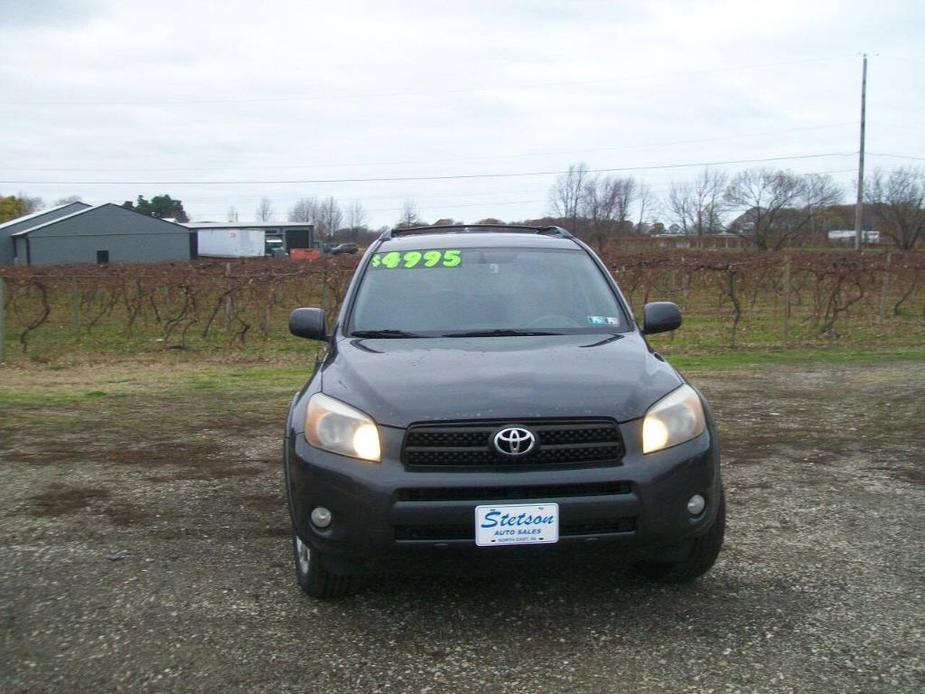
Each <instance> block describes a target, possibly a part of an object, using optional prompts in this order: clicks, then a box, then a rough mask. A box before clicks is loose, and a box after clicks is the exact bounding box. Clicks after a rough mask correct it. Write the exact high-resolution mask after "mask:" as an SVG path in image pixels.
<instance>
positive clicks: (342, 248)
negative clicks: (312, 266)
mask: <svg viewBox="0 0 925 694" xmlns="http://www.w3.org/2000/svg"><path fill="white" fill-rule="evenodd" d="M357 250H359V249H358V247H357V245H356V244H355V243H339V244H337V245H336V246H334V247H333V248H331V250H330V251H329V253H330V254H331V255H341V254H342V253H350V254H353V253H356V252H357Z"/></svg>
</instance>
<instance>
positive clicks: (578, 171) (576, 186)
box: [549, 162, 588, 231]
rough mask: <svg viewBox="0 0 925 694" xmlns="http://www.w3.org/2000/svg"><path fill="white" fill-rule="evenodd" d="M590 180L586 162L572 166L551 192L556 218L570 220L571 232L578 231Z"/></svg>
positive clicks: (551, 202) (551, 206) (560, 177)
mask: <svg viewBox="0 0 925 694" xmlns="http://www.w3.org/2000/svg"><path fill="white" fill-rule="evenodd" d="M587 180H588V166H587V164H585V163H584V162H582V163H580V164H572V165H571V166H569V167H568V172H567V173H564V174H561V175H560V176H559V177H558V178H557V179H556V182H555V183H554V184H553V186H552V188H551V189H550V191H549V207H550V209H551V211H552V214H553V215H554V216H556V217H560V218H563V219H567V220H569V224H570V225H571V227H572V228H571V229H570V231H576V230H577V225H578V217H579V214H580V212H581V206H582V199H583V198H584V197H585V193H586V191H585V185H586V183H587Z"/></svg>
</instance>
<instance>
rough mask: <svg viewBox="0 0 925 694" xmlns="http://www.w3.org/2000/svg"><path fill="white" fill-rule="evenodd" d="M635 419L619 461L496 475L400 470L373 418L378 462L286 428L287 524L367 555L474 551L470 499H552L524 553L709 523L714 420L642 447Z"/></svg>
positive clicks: (673, 533) (397, 445)
mask: <svg viewBox="0 0 925 694" xmlns="http://www.w3.org/2000/svg"><path fill="white" fill-rule="evenodd" d="M641 426H642V420H635V421H633V422H628V423H625V424H621V425H620V429H621V434H622V435H623V440H624V441H625V442H626V454H625V456H624V458H623V464H622V465H611V466H606V467H603V466H600V467H584V468H571V469H570V468H559V469H536V468H534V469H530V470H524V471H504V472H493V471H481V470H479V471H473V472H459V471H452V472H443V471H440V472H417V471H408V470H406V469H405V468H404V466H403V465H402V463H401V462H400V461H399V458H398V456H399V452H400V450H401V440H402V436H403V434H404V431H403V430H400V429H392V428H388V427H380V433H381V438H382V444H383V446H382V449H383V461H382V462H381V463H367V462H363V461H359V460H355V459H352V458H346V457H343V456H339V455H335V454H332V453H327V452H325V451H321V450H318V449H316V448H314V447H312V446H310V445H309V444H308V443H306V442H305V440H304V438H303V436H302V435H301V434H299V433H296V432H290V433H289V436H288V438H287V441H286V479H287V485H288V492H289V506H290V512H291V514H292V521H293V525H294V527H295V529H296V531H297V532H298V534H299V535H300V536H301V537H302V539H303V540H305V541H307V542H309V543H310V544H311V545H312V546H313V547H315V548H316V549H318V550H319V551H321V552H322V553H324V554H327V555H328V556H329V557H332V558H340V559H343V560H347V561H350V562H359V563H365V562H367V561H369V560H376V559H380V558H385V557H387V556H389V555H394V554H396V553H401V552H403V551H407V550H420V549H438V548H452V547H457V548H471V549H473V550H474V549H476V545H475V540H474V531H475V507H476V506H478V505H480V504H491V503H496V504H501V503H504V504H515V503H540V501H544V502H555V503H558V504H559V514H560V520H559V523H560V533H559V536H560V539H559V542H558V543H557V544H555V545H528V546H527V547H529V548H530V549H531V550H532V551H536V550H537V549H540V548H541V551H554V550H555V548H557V547H568V546H574V545H580V544H588V543H591V544H602V543H614V544H617V545H620V546H621V551H623V550H625V552H626V553H627V554H630V555H632V554H647V553H658V552H659V550H663V549H665V548H668V547H671V546H672V545H678V544H679V543H683V542H684V541H685V540H687V539H689V538H691V537H694V536H696V535H698V534H700V533H702V532H705V531H706V530H707V529H708V528H709V527H710V525H711V524H712V523H713V519H714V518H715V515H716V509H717V506H718V503H719V500H720V494H721V484H720V468H719V447H718V444H717V443H716V442H717V439H716V436H715V432H714V431H713V430H712V423H711V425H710V427H709V428H708V430H707V431H706V432H704V434H702V435H701V436H699V437H697V438H696V439H693V440H691V441H688V442H686V443H683V444H681V445H679V446H675V447H673V448H670V449H667V450H665V451H661V452H659V453H655V454H649V455H646V456H643V454H642V451H641V450H639V447H638V444H636V443H634V442H638V441H640V440H641V436H640V428H641ZM693 494H701V495H703V496H704V497H705V498H706V500H707V506H706V509H705V510H704V512H703V513H701V514H700V515H699V516H696V517H691V516H690V514H689V513H688V511H687V501H688V499H690V497H691V495H693ZM316 506H324V507H326V508H328V509H330V511H331V512H332V514H333V522H332V523H331V525H330V526H329V527H327V528H324V529H320V528H317V527H315V526H314V525H312V523H311V522H310V521H309V515H310V514H311V511H312V509H314V508H315V507H316ZM527 547H511V546H508V547H504V548H500V547H499V548H494V547H492V548H478V551H481V552H489V553H490V552H504V553H507V552H517V551H518V550H521V549H526V548H527Z"/></svg>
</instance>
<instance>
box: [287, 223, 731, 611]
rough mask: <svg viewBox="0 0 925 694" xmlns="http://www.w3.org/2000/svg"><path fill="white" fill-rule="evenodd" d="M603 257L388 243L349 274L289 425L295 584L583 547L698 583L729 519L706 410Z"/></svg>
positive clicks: (665, 324)
mask: <svg viewBox="0 0 925 694" xmlns="http://www.w3.org/2000/svg"><path fill="white" fill-rule="evenodd" d="M680 325H681V314H680V311H679V310H678V307H677V306H675V305H674V304H672V303H668V302H655V303H650V304H647V305H646V306H645V307H644V309H643V323H642V327H641V328H639V327H637V324H636V322H635V320H634V319H633V314H632V312H631V310H630V307H629V306H628V305H627V302H626V300H625V299H624V297H623V295H622V294H621V292H620V289H619V287H618V286H617V284H616V282H615V281H614V280H613V278H612V277H611V275H610V273H609V272H608V271H607V268H606V267H605V266H604V264H603V263H602V262H601V261H600V259H599V258H598V257H597V256H596V255H595V254H594V253H593V252H592V251H591V249H590V248H588V247H587V246H586V245H585V244H584V243H582V242H581V241H579V240H578V239H576V238H574V237H573V236H572V235H571V234H569V233H568V232H566V231H565V230H563V229H561V228H558V227H526V226H524V227H517V226H504V227H484V226H477V225H474V226H451V227H421V228H411V229H398V230H393V231H390V232H386V233H384V234H383V235H382V236H381V237H380V238H379V239H378V240H377V241H376V242H375V243H373V244H372V245H371V246H370V248H369V249H368V250H367V251H366V254H365V255H364V256H363V258H362V259H361V261H360V263H359V265H358V267H357V269H356V272H355V274H354V277H353V280H352V282H351V284H350V287H349V288H348V290H347V292H346V295H345V298H344V301H343V304H342V307H341V309H340V313H339V315H338V316H337V319H336V321H334V322H333V327H332V328H331V329H330V330H329V329H328V321H327V319H326V317H325V314H324V312H323V311H322V310H320V309H317V308H299V309H296V310H295V311H293V312H292V315H291V316H290V319H289V327H290V331H291V332H292V333H293V334H294V335H297V336H300V337H305V338H310V339H315V340H323V341H325V342H326V351H325V353H324V355H323V357H322V358H321V359H320V360H319V363H318V364H317V368H316V370H315V373H314V375H313V376H312V378H311V379H310V380H309V381H308V383H307V384H306V385H305V387H304V388H303V389H302V390H301V391H300V392H299V393H297V394H296V396H295V398H294V399H293V401H292V405H291V407H290V410H289V416H288V420H287V422H286V437H285V446H284V457H285V460H284V467H285V477H286V489H287V493H288V501H289V510H290V514H291V517H292V525H293V533H292V548H293V554H294V558H295V569H296V577H297V579H298V582H299V584H300V586H301V587H302V589H303V590H304V591H305V592H306V593H308V594H309V595H312V596H316V597H337V596H341V595H344V594H347V593H350V592H352V591H354V590H355V589H356V588H357V586H358V580H359V577H360V576H361V575H362V574H363V573H365V572H367V571H368V570H369V568H370V567H371V566H374V565H375V564H376V563H377V560H380V559H386V558H392V559H394V558H396V557H398V558H399V559H400V558H401V557H402V556H403V553H409V552H421V551H442V552H444V553H449V552H453V551H454V550H455V549H462V550H466V551H470V552H478V553H482V554H484V555H489V556H491V555H492V554H494V555H495V556H497V555H498V554H502V553H518V552H523V551H525V547H526V546H532V549H533V551H538V552H540V553H547V552H555V551H557V550H559V549H560V548H563V547H566V546H570V547H575V546H580V545H587V544H591V545H593V546H596V547H597V548H598V549H599V551H603V552H605V553H609V554H610V555H612V556H613V557H614V558H615V559H621V560H622V561H627V562H632V563H633V564H634V566H635V567H636V568H637V569H638V571H639V572H641V573H642V575H644V576H645V577H647V578H650V579H652V580H657V581H666V582H681V581H689V580H693V579H695V578H697V577H698V576H700V575H702V574H704V573H705V572H706V571H708V570H709V569H710V567H711V566H712V565H713V563H714V561H715V560H716V557H717V555H718V553H719V550H720V547H721V546H722V543H723V535H724V529H725V507H724V506H725V505H724V499H723V487H722V483H721V480H720V462H719V440H718V438H717V434H716V428H715V426H714V422H713V417H712V414H711V411H710V407H709V405H708V404H707V402H706V400H705V399H704V398H703V396H702V395H701V394H700V393H699V392H698V391H697V390H696V389H695V388H694V387H693V386H691V385H690V384H689V383H687V382H686V381H685V379H684V378H683V377H682V376H681V375H680V374H678V372H677V371H675V369H674V368H672V367H671V366H670V365H669V364H668V363H667V362H666V361H665V360H664V359H663V358H662V357H661V356H660V355H659V354H657V353H656V352H655V351H653V349H652V348H651V347H650V345H649V344H648V342H647V341H646V338H645V336H646V335H651V334H653V333H659V332H664V331H668V330H674V329H676V328H678V327H679V326H680Z"/></svg>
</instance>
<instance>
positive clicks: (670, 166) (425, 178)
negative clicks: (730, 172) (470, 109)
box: [0, 152, 857, 186]
mask: <svg viewBox="0 0 925 694" xmlns="http://www.w3.org/2000/svg"><path fill="white" fill-rule="evenodd" d="M856 154H857V152H826V153H821V154H797V155H791V156H784V157H763V158H758V159H731V160H727V161H705V162H689V163H684V164H654V165H648V166H618V167H607V168H600V169H588V170H587V171H588V173H618V172H628V171H656V170H660V169H683V168H691V167H709V166H728V165H732V164H758V163H766V162H774V161H791V160H798V159H822V158H826V157H853V156H854V155H856ZM566 173H568V171H567V170H566V171H563V170H557V171H521V172H516V173H478V174H452V175H442V176H383V177H368V178H314V179H296V180H257V179H254V180H231V181H215V180H212V181H176V180H174V181H34V180H33V181H29V180H20V179H15V180H0V185H61V186H76V185H85V186H116V185H117V186H122V185H137V186H154V185H158V186H161V185H184V186H197V185H263V184H267V185H307V184H321V183H387V182H405V181H408V182H410V181H451V180H465V179H478V178H521V177H528V176H558V175H561V174H566Z"/></svg>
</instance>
